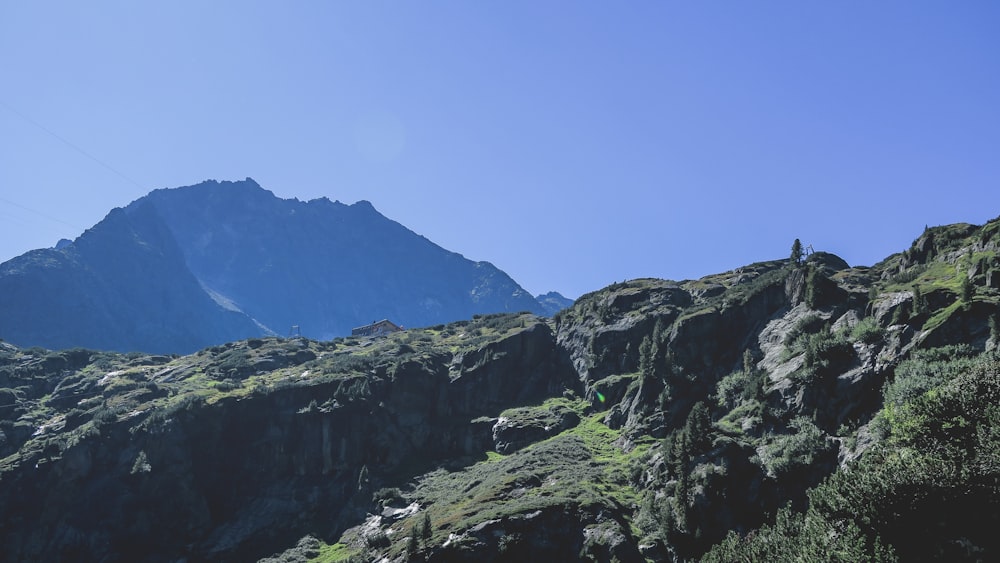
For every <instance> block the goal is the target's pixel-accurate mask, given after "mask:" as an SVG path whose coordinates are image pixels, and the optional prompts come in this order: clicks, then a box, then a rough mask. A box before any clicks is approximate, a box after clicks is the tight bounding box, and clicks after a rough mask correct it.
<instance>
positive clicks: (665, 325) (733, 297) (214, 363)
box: [0, 222, 1000, 561]
mask: <svg viewBox="0 0 1000 563" xmlns="http://www.w3.org/2000/svg"><path fill="white" fill-rule="evenodd" d="M998 230H1000V223H997V222H991V223H989V224H987V225H985V226H983V227H976V226H971V225H952V226H948V227H937V228H932V229H928V230H926V231H925V232H924V233H923V234H922V235H921V236H920V238H918V239H917V241H915V243H914V244H913V246H912V247H911V248H910V249H908V250H907V251H905V252H903V253H901V254H897V255H894V256H891V257H889V258H887V259H886V260H885V261H883V262H881V263H879V264H876V265H874V266H872V267H853V268H852V267H849V266H848V265H847V264H846V263H844V261H843V260H841V259H839V258H837V257H836V256H834V255H832V254H827V253H823V252H816V253H813V254H811V255H809V256H806V257H805V258H804V259H803V260H802V261H801V262H799V261H797V260H788V259H786V260H778V261H773V262H764V263H758V264H753V265H750V266H746V267H744V268H740V269H738V270H734V271H731V272H726V273H723V274H718V275H713V276H708V277H705V278H702V279H700V280H695V281H682V282H670V281H664V280H653V279H643V280H634V281H630V282H626V283H621V284H615V285H612V286H610V287H607V288H605V289H603V290H600V291H597V292H594V293H591V294H588V295H585V296H583V297H581V298H580V299H579V300H578V301H577V302H576V303H575V304H574V305H573V306H572V307H571V308H569V309H566V310H564V311H562V312H561V313H559V314H557V315H555V316H554V317H553V318H544V317H538V316H535V315H532V314H530V313H520V314H502V315H486V316H477V317H476V318H473V319H471V320H469V321H463V322H458V323H452V324H446V325H439V326H434V327H431V328H427V329H419V330H408V331H405V332H400V333H394V334H391V335H389V336H387V337H384V338H379V339H363V338H338V339H335V340H333V341H314V340H308V339H303V338H294V339H282V338H277V337H269V338H255V339H250V340H241V341H237V342H232V343H230V344H226V345H223V346H216V347H212V348H208V349H205V350H202V351H201V352H198V353H196V354H193V355H187V356H156V355H146V354H116V353H100V352H92V351H87V350H80V349H73V350H65V351H48V350H43V349H19V348H15V347H13V346H9V345H2V348H0V418H2V422H0V430H2V432H0V458H2V459H0V506H2V507H3V511H2V516H0V545H3V549H2V550H0V553H2V558H3V560H7V561H22V560H45V561H60V560H61V561H85V560H102V561H138V560H146V561H176V560H181V559H186V560H188V561H207V560H211V561H249V560H257V559H262V558H267V559H268V560H271V561H275V560H279V561H307V560H313V561H351V560H353V561H375V560H380V561H537V560H551V561H574V560H585V561H616V560H617V561H670V560H676V561H688V560H699V559H704V560H709V561H812V560H817V561H819V560H843V561H857V560H884V561H889V560H896V559H898V560H902V561H907V560H927V559H937V560H942V561H956V560H983V561H985V560H996V559H998V558H1000V539H998V536H997V534H996V533H995V530H997V529H998V525H1000V521H998V519H1000V517H998V515H1000V510H998V509H1000V507H998V500H1000V498H998V477H997V476H998V475H1000V425H998V423H1000V406H998V405H1000V365H998V360H997V353H996V352H995V350H996V348H997V343H998V341H1000V334H998V332H1000V329H998V326H997V320H996V319H997V315H998V312H1000V306H998V301H1000V289H998V286H1000V261H998V257H997V250H998V245H1000V237H998V236H997V235H998Z"/></svg>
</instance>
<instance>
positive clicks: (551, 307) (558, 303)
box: [535, 291, 573, 317]
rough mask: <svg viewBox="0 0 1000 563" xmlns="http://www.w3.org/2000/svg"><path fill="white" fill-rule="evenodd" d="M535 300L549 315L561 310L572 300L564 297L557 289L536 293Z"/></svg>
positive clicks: (569, 304)
mask: <svg viewBox="0 0 1000 563" xmlns="http://www.w3.org/2000/svg"><path fill="white" fill-rule="evenodd" d="M535 300H537V301H538V303H539V304H540V305H541V306H542V310H543V311H545V314H546V315H549V316H550V317H551V316H552V315H555V314H556V313H558V312H559V311H562V310H563V309H565V308H566V307H570V306H572V305H573V300H572V299H570V298H569V297H564V296H563V295H562V294H561V293H559V292H558V291H550V292H548V293H543V294H541V295H536V296H535Z"/></svg>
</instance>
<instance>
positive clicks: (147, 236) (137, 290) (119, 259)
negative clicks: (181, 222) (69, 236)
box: [0, 205, 261, 352]
mask: <svg viewBox="0 0 1000 563" xmlns="http://www.w3.org/2000/svg"><path fill="white" fill-rule="evenodd" d="M0 311H2V314H0V338H3V339H4V340H7V341H11V342H14V343H17V344H20V345H25V346H44V347H47V348H66V347H72V346H84V347H88V348H98V349H114V350H126V351H128V350H143V351H149V352H188V351H193V350H196V349H198V348H202V347H204V346H207V345H210V344H213V343H217V342H222V341H226V340H231V339H235V338H243V337H246V336H248V335H252V334H259V333H260V332H261V329H260V327H258V326H257V325H256V324H255V323H254V322H253V321H252V320H251V319H249V318H248V317H247V316H246V315H244V314H242V313H238V312H233V311H228V310H226V309H225V308H223V307H221V306H220V305H218V304H217V303H215V302H214V301H213V300H212V299H211V298H210V297H209V296H208V294H207V293H205V291H204V290H203V289H202V287H201V285H200V283H199V282H198V280H197V278H195V277H194V275H192V274H191V272H190V271H189V270H188V268H187V267H186V266H185V264H184V256H183V255H182V254H181V252H180V249H178V247H177V245H176V243H175V242H174V239H173V236H172V235H171V234H170V231H169V230H168V229H167V227H166V225H164V223H163V222H162V221H161V220H160V219H159V216H158V215H157V213H156V211H155V210H154V209H153V208H152V207H150V206H148V205H137V206H136V207H135V208H134V209H133V212H132V213H125V212H124V211H123V210H121V209H116V210H114V211H112V212H111V213H109V214H108V216H107V217H106V218H105V219H104V220H103V221H101V222H100V223H98V224H97V225H95V226H94V227H93V228H91V229H89V230H87V231H86V232H85V233H83V234H82V235H81V236H80V237H79V238H77V239H76V241H75V242H74V243H73V244H70V245H62V246H61V248H59V249H51V248H50V249H41V250H33V251H31V252H28V253H26V254H23V255H21V256H18V257H17V258H14V259H12V260H9V261H7V262H5V263H3V264H0Z"/></svg>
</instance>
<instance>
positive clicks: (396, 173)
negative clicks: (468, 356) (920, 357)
mask: <svg viewBox="0 0 1000 563" xmlns="http://www.w3.org/2000/svg"><path fill="white" fill-rule="evenodd" d="M998 29H1000V4H998V3H996V2H991V1H985V0H984V1H974V0H972V1H962V2H940V1H935V2H922V1H914V0H909V1H905V2H893V1H880V2H867V1H842V2H800V1H787V2H778V1H775V2H736V1H732V2H721V1H720V2H672V1H658V2H643V1H637V2H616V3H611V2H576V1H574V2H520V1H514V2H487V1H483V2H479V1H475V2H473V1H461V2H459V1H428V2H373V1H366V2H361V1H358V2H326V1H324V2H281V3H279V2H254V1H243V2H222V1H219V2H188V1H175V2H156V3H153V2H141V3H140V2H127V1H122V2H102V1H90V2H48V1H39V2H4V3H2V4H0V69H2V72H3V80H2V84H3V88H0V131H2V133H3V134H2V135H0V261H4V260H7V259H9V258H11V257H13V256H16V255H19V254H21V253H23V252H25V251H27V250H29V249H32V248H39V247H45V246H51V245H53V244H54V243H55V242H56V240H58V239H59V238H75V237H76V236H78V235H79V234H80V233H81V232H82V231H83V229H84V228H87V227H89V226H91V225H93V224H94V223H96V222H98V221H99V220H100V219H101V218H103V216H104V215H105V214H106V213H107V212H108V211H109V210H110V209H111V208H113V207H117V206H124V205H126V204H128V203H129V202H130V201H132V200H134V199H136V198H138V197H141V196H142V195H144V194H145V193H147V192H148V191H150V190H152V189H156V188H162V187H177V186H182V185H189V184H194V183H197V182H199V181H202V180H205V179H210V178H211V179H218V180H227V179H228V180H238V179H243V178H245V177H248V176H249V177H253V178H254V179H255V180H257V181H258V182H259V183H261V184H262V185H263V186H264V187H266V188H268V189H270V190H271V191H273V192H274V193H275V194H276V195H278V196H281V197H286V198H291V197H297V198H299V199H301V200H307V199H313V198H317V197H322V196H326V197H329V198H330V199H337V200H340V201H343V202H345V203H353V202H355V201H357V200H361V199H365V200H369V201H371V202H372V203H373V204H374V205H375V207H376V208H377V209H379V210H380V211H381V212H382V213H384V214H385V215H387V216H388V217H390V218H392V219H394V220H396V221H399V222H400V223H402V224H404V225H406V226H407V227H409V228H411V229H412V230H414V231H416V232H418V233H420V234H422V235H424V236H426V237H428V238H429V239H431V240H433V241H434V242H436V243H438V244H440V245H441V246H444V247H445V248H448V249H450V250H454V251H456V252H460V253H462V254H464V255H465V256H466V257H468V258H471V259H475V260H489V261H491V262H493V263H494V264H496V265H497V266H499V267H500V268H502V269H504V270H505V271H507V272H508V273H509V274H510V275H511V276H512V277H514V279H516V280H517V281H519V282H520V283H521V284H522V285H523V286H525V288H526V289H528V290H529V291H531V292H533V293H539V292H543V291H548V290H558V291H561V292H563V293H565V294H566V295H568V296H571V297H576V296H578V295H580V294H581V293H584V292H587V291H591V290H595V289H599V288H600V287H603V286H604V285H607V284H609V283H612V282H615V281H620V280H623V279H628V278H634V277H643V276H655V277H665V278H672V279H684V278H696V277H700V276H702V275H706V274H710V273H714V272H718V271H723V270H727V269H731V268H734V267H738V266H740V265H743V264H745V263H748V262H752V261H756V260H765V259H771V258H782V257H785V256H787V255H788V252H789V248H790V246H791V242H792V240H793V239H794V238H800V239H802V241H803V243H805V244H812V245H813V246H814V247H815V248H816V249H817V250H827V251H830V252H834V253H836V254H839V255H840V256H842V257H843V258H844V259H846V260H847V261H848V262H850V263H851V264H864V265H867V264H872V263H874V262H876V261H878V260H879V259H881V258H883V257H885V256H886V255H888V254H890V253H892V252H896V251H899V250H902V249H903V248H905V247H906V246H908V245H909V243H910V242H911V241H912V240H913V239H914V238H915V237H916V236H918V235H919V233H920V231H921V230H922V229H923V227H924V225H937V224H944V223H951V222H958V221H966V222H972V223H982V222H985V221H987V220H989V219H991V218H994V217H996V216H998V215H1000V198H998V197H997V195H996V194H997V191H998V190H997V188H998V186H1000V108H998V106H1000V33H997V30H998Z"/></svg>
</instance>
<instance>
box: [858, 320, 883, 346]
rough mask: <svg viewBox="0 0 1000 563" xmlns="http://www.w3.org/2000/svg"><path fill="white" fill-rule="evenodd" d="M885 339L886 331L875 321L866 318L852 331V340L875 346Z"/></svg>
mask: <svg viewBox="0 0 1000 563" xmlns="http://www.w3.org/2000/svg"><path fill="white" fill-rule="evenodd" d="M884 337H885V329H884V328H882V327H880V326H879V325H878V323H876V322H875V319H874V318H872V317H866V318H864V319H862V320H861V322H859V323H858V324H856V325H854V328H852V329H851V340H854V341H855V342H864V343H865V344H875V343H876V342H879V341H881V340H882V339H883V338H884Z"/></svg>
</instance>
